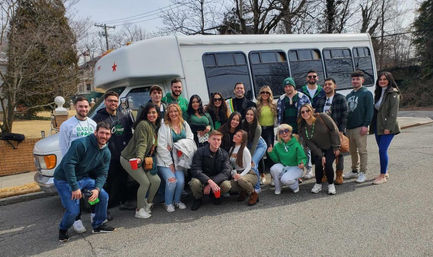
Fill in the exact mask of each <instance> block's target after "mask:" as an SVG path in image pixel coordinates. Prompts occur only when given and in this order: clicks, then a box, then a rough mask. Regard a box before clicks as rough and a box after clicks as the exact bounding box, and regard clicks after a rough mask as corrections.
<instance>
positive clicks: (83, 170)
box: [54, 134, 111, 191]
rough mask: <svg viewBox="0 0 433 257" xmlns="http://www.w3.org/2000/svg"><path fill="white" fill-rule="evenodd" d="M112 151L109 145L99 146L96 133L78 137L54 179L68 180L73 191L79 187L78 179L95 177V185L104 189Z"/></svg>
mask: <svg viewBox="0 0 433 257" xmlns="http://www.w3.org/2000/svg"><path fill="white" fill-rule="evenodd" d="M110 159H111V153H110V150H109V149H108V147H107V145H105V146H104V147H103V148H101V149H100V148H99V146H98V142H97V141H96V137H95V135H94V134H90V135H88V136H87V137H82V138H78V139H76V140H74V141H72V143H71V147H69V150H68V152H67V153H66V155H65V156H63V159H62V162H60V164H59V166H57V168H56V170H55V171H54V179H56V180H63V181H66V182H68V184H69V186H71V189H72V191H75V190H77V189H79V188H80V187H79V185H78V181H79V180H81V179H83V178H85V177H90V176H91V177H92V178H95V187H96V188H98V189H102V186H103V185H104V184H105V180H106V179H107V174H108V168H109V165H110Z"/></svg>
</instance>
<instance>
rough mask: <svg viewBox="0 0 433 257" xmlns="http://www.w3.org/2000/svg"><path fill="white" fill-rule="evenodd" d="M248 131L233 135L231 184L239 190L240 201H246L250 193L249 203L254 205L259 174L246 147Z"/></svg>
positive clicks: (233, 188) (235, 190)
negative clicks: (253, 167)
mask: <svg viewBox="0 0 433 257" xmlns="http://www.w3.org/2000/svg"><path fill="white" fill-rule="evenodd" d="M247 141H248V133H247V132H246V131H245V130H242V129H241V130H239V131H237V132H236V133H235V134H234V136H233V142H234V145H233V146H232V147H231V148H230V151H229V157H230V162H231V164H232V167H233V171H232V177H233V179H232V180H231V186H232V191H234V192H239V197H238V200H239V201H244V200H245V199H246V197H247V196H248V195H249V199H248V205H254V204H256V203H257V201H258V200H259V195H258V194H257V192H256V191H255V190H254V186H255V185H256V184H257V181H258V176H257V174H256V173H255V171H253V170H252V169H251V160H252V159H251V153H250V151H249V150H248V148H247V147H246V145H247Z"/></svg>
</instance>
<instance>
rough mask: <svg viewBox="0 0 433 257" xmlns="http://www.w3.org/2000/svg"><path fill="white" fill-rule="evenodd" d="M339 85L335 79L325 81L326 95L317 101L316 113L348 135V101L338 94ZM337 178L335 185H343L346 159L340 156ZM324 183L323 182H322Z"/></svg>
mask: <svg viewBox="0 0 433 257" xmlns="http://www.w3.org/2000/svg"><path fill="white" fill-rule="evenodd" d="M336 88H337V84H336V83H335V80H334V79H333V78H327V79H325V83H324V85H323V90H324V91H325V93H326V95H324V96H322V97H320V98H318V99H317V101H316V112H324V113H326V114H328V115H329V116H331V118H332V119H333V120H334V122H335V124H337V127H338V130H339V131H340V133H346V124H347V101H346V97H344V96H343V95H342V94H339V93H336V92H335V90H336ZM336 161H337V167H336V175H337V176H336V178H335V184H336V185H341V184H343V169H344V166H343V164H344V158H343V155H342V154H340V155H338V156H337V158H336ZM322 181H323V180H322Z"/></svg>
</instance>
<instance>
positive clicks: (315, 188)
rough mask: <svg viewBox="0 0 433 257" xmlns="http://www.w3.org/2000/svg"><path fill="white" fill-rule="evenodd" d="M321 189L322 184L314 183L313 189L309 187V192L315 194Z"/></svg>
mask: <svg viewBox="0 0 433 257" xmlns="http://www.w3.org/2000/svg"><path fill="white" fill-rule="evenodd" d="M320 191H322V184H317V183H316V184H314V186H313V189H311V193H313V194H317V193H319V192H320Z"/></svg>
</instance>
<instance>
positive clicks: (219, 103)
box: [206, 92, 229, 129]
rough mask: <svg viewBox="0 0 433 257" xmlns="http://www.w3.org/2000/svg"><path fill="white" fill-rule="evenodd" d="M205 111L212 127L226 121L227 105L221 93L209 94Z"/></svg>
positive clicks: (219, 125)
mask: <svg viewBox="0 0 433 257" xmlns="http://www.w3.org/2000/svg"><path fill="white" fill-rule="evenodd" d="M206 112H207V113H209V115H210V117H211V119H212V122H213V127H214V129H219V128H220V127H221V126H222V125H223V124H225V123H226V122H227V119H228V117H229V115H228V111H227V105H226V104H225V101H224V98H223V95H222V94H221V93H219V92H216V93H213V94H212V95H211V97H210V99H209V104H208V105H207V106H206Z"/></svg>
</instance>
